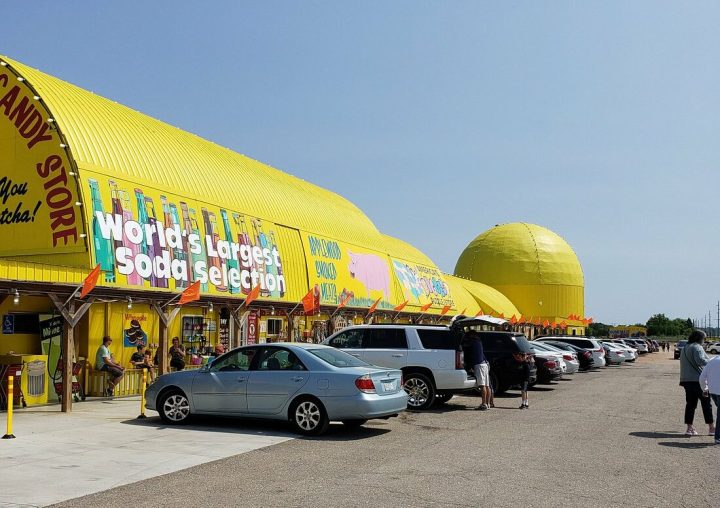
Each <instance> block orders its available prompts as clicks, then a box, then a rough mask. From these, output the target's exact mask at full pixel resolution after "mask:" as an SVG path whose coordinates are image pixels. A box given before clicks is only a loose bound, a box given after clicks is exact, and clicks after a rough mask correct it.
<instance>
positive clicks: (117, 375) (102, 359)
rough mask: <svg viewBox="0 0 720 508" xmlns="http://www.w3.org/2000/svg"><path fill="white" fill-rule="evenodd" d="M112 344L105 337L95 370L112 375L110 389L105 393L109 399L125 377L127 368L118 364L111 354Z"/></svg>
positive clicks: (96, 354)
mask: <svg viewBox="0 0 720 508" xmlns="http://www.w3.org/2000/svg"><path fill="white" fill-rule="evenodd" d="M110 344H112V339H111V338H110V337H108V336H107V335H106V336H105V337H103V343H102V344H101V345H100V347H99V348H98V350H97V353H95V368H96V369H97V370H100V371H107V373H108V374H110V378H109V379H108V388H107V391H106V392H105V395H107V396H108V397H112V395H113V392H114V391H115V385H117V384H118V382H120V380H121V379H122V377H123V376H124V375H125V368H124V367H123V366H122V365H120V364H119V363H117V362H116V361H115V360H114V359H113V357H112V355H111V354H110V349H109V347H110Z"/></svg>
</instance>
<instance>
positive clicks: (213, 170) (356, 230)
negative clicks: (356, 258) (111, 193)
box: [2, 57, 382, 248]
mask: <svg viewBox="0 0 720 508" xmlns="http://www.w3.org/2000/svg"><path fill="white" fill-rule="evenodd" d="M2 58H3V59H4V60H7V61H8V62H9V63H10V65H12V66H13V67H14V68H15V69H16V70H17V71H18V72H19V73H20V74H21V75H22V76H23V77H25V78H26V79H27V80H28V81H29V82H30V83H32V85H33V87H34V88H35V89H36V90H37V91H38V93H39V94H40V96H41V98H42V100H43V101H44V102H45V104H46V105H47V107H48V108H49V110H50V111H51V112H52V114H53V115H54V118H55V120H56V122H57V125H58V126H59V128H60V129H61V130H62V132H63V133H64V135H65V137H66V138H67V140H68V144H69V146H70V149H71V150H72V154H73V158H74V159H75V161H76V163H77V165H78V167H79V168H80V170H81V171H80V172H79V176H80V178H81V179H82V169H83V167H85V168H89V169H92V170H94V171H99V172H106V173H108V174H110V175H114V176H116V177H118V178H122V177H126V178H128V179H130V180H132V181H146V182H154V183H155V184H158V185H161V186H162V188H165V189H167V190H168V192H175V193H177V194H180V195H183V196H188V197H190V198H193V199H197V200H200V201H205V202H208V203H212V204H215V205H218V206H222V207H228V208H231V209H233V210H238V211H240V212H242V213H247V214H249V215H253V216H256V217H259V218H262V219H266V220H271V221H273V222H276V223H279V224H283V225H287V226H291V227H295V228H299V229H303V230H306V231H311V232H315V233H318V234H322V235H325V236H330V237H334V238H341V239H343V240H345V241H349V242H353V243H358V244H360V245H364V246H367V247H370V248H379V247H381V245H382V239H381V236H380V233H379V232H378V230H377V228H376V227H375V225H374V224H373V223H372V222H371V221H370V219H369V218H368V217H367V216H366V215H365V214H364V213H363V212H362V211H361V210H360V209H359V208H357V206H355V205H354V204H353V203H351V202H350V201H348V200H347V199H345V198H343V197H341V196H339V195H337V194H335V193H333V192H330V191H328V190H326V189H323V188H321V187H318V186H316V185H313V184H311V183H309V182H305V181H303V180H301V179H299V178H296V177H293V176H291V175H289V174H287V173H283V172H282V171H279V170H277V169H275V168H272V167H270V166H268V165H266V164H262V163H261V162H258V161H256V160H253V159H251V158H249V157H246V156H244V155H241V154H239V153H236V152H233V151H232V150H229V149H227V148H224V147H221V146H219V145H217V144H215V143H212V142H210V141H207V140H204V139H202V138H200V137H199V136H196V135H194V134H190V133H188V132H185V131H182V130H180V129H178V128H176V127H173V126H171V125H168V124H166V123H163V122H161V121H159V120H156V119H154V118H151V117H149V116H147V115H144V114H142V113H139V112H137V111H134V110H132V109H130V108H128V107H126V106H123V105H121V104H118V103H116V102H113V101H111V100H108V99H106V98H104V97H101V96H99V95H96V94H93V93H91V92H89V91H87V90H84V89H82V88H79V87H77V86H75V85H72V84H70V83H67V82H65V81H62V80H60V79H58V78H55V77H52V76H49V75H48V74H45V73H43V72H41V71H38V70H36V69H32V68H31V67H28V66H26V65H24V64H22V63H19V62H16V61H13V60H12V59H9V58H6V57H2Z"/></svg>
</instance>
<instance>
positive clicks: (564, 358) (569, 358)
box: [563, 355, 573, 361]
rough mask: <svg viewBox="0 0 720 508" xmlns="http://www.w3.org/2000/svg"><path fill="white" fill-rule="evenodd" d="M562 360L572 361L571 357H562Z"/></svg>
mask: <svg viewBox="0 0 720 508" xmlns="http://www.w3.org/2000/svg"><path fill="white" fill-rule="evenodd" d="M563 360H568V361H572V360H573V357H572V355H563Z"/></svg>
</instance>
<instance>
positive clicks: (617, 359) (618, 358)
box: [602, 342, 626, 365]
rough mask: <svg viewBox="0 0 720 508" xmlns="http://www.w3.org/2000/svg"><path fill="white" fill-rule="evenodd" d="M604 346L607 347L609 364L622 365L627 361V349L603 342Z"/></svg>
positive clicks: (606, 356) (606, 352) (606, 358)
mask: <svg viewBox="0 0 720 508" xmlns="http://www.w3.org/2000/svg"><path fill="white" fill-rule="evenodd" d="M602 347H603V348H604V349H605V361H606V362H607V364H608V365H622V363H623V362H624V361H625V359H626V356H625V351H623V350H622V349H620V347H619V346H616V345H615V344H609V343H605V342H603V343H602Z"/></svg>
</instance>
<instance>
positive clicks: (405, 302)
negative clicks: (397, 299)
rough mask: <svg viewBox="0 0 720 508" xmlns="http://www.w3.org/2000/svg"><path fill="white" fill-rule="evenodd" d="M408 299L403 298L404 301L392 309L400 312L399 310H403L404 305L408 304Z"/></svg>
mask: <svg viewBox="0 0 720 508" xmlns="http://www.w3.org/2000/svg"><path fill="white" fill-rule="evenodd" d="M408 301H409V300H405V301H404V302H403V303H401V304H400V305H396V306H395V308H394V309H393V310H395V311H397V312H400V311H401V310H403V309H404V308H405V306H406V305H407V304H408Z"/></svg>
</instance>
